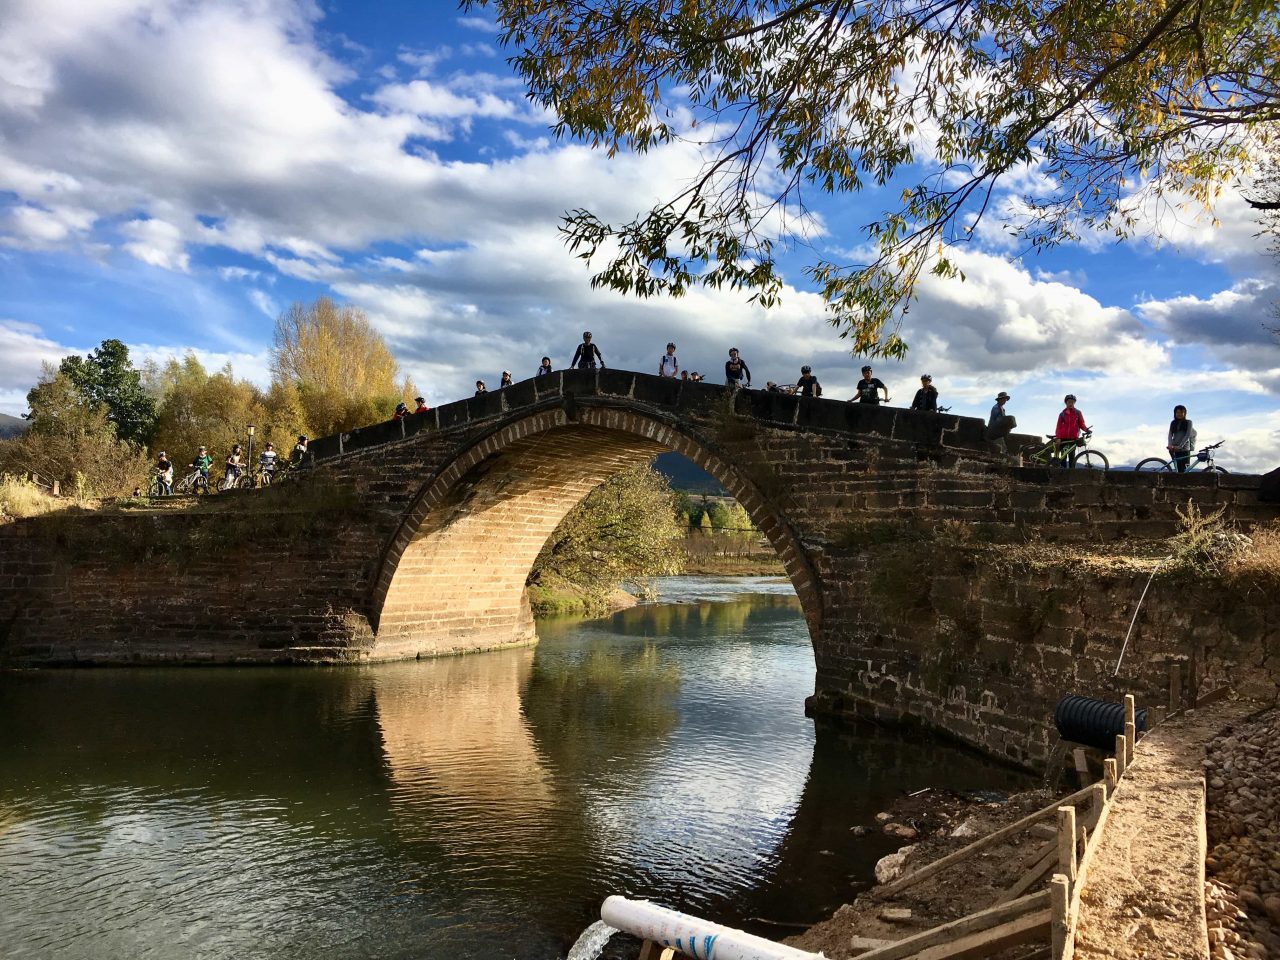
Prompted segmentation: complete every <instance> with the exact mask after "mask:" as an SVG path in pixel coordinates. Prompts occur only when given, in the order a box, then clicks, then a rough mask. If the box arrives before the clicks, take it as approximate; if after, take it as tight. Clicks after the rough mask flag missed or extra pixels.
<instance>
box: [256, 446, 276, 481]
mask: <svg viewBox="0 0 1280 960" xmlns="http://www.w3.org/2000/svg"><path fill="white" fill-rule="evenodd" d="M278 460H279V457H278V456H277V455H276V448H275V444H273V443H271V442H270V441H267V445H266V446H265V447H263V449H262V452H261V453H260V454H258V472H259V473H261V474H262V478H263V480H264V481H265V482H266V483H270V482H271V481H272V480H273V479H275V475H276V462H277V461H278Z"/></svg>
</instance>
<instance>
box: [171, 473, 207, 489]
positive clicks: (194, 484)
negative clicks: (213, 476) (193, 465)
mask: <svg viewBox="0 0 1280 960" xmlns="http://www.w3.org/2000/svg"><path fill="white" fill-rule="evenodd" d="M173 492H174V493H175V494H177V493H190V494H201V493H208V492H209V478H208V477H206V476H205V475H204V474H203V473H201V472H200V471H199V470H192V471H191V472H190V473H189V474H187V475H186V476H185V477H183V478H182V479H181V480H179V481H178V482H177V483H175V484H174V485H173Z"/></svg>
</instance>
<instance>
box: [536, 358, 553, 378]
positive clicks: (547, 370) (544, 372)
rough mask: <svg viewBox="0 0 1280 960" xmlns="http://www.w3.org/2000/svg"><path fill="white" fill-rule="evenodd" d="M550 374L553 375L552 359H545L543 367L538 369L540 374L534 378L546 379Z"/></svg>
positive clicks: (543, 359)
mask: <svg viewBox="0 0 1280 960" xmlns="http://www.w3.org/2000/svg"><path fill="white" fill-rule="evenodd" d="M548 373H551V358H550V357H543V358H542V365H541V366H539V367H538V372H537V373H535V374H534V376H535V377H545V376H546V375H547V374H548Z"/></svg>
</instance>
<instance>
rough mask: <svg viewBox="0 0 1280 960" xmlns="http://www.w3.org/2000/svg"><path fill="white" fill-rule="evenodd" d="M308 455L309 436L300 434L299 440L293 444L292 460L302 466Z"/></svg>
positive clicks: (296, 464) (296, 465)
mask: <svg viewBox="0 0 1280 960" xmlns="http://www.w3.org/2000/svg"><path fill="white" fill-rule="evenodd" d="M306 455H307V437H306V434H302V433H300V434H298V442H297V443H295V444H294V445H293V454H292V455H291V456H290V458H289V459H290V461H291V462H292V463H293V465H294V466H295V467H300V466H302V461H303V459H304V458H305V457H306Z"/></svg>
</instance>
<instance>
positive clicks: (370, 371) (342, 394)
mask: <svg viewBox="0 0 1280 960" xmlns="http://www.w3.org/2000/svg"><path fill="white" fill-rule="evenodd" d="M271 372H272V378H273V390H279V391H281V396H283V395H284V394H285V393H287V392H288V391H289V390H293V391H295V392H296V400H297V403H298V404H299V405H300V409H301V410H302V412H303V416H304V422H305V423H306V429H304V430H303V431H302V432H304V433H307V434H309V435H311V436H324V435H326V434H330V433H336V432H338V431H340V430H350V429H352V428H353V427H361V426H365V425H367V424H370V423H374V422H376V421H378V420H386V419H389V418H390V416H391V414H392V413H393V412H394V411H395V408H396V404H397V403H399V402H400V401H402V400H403V401H405V402H408V401H409V400H411V399H412V398H413V395H414V392H415V391H414V386H413V382H412V381H411V380H409V378H408V377H401V374H400V367H399V364H397V363H396V360H395V358H394V357H393V356H392V355H391V351H390V350H388V349H387V345H386V342H385V341H384V340H383V339H382V335H381V334H380V333H378V331H376V330H374V329H373V327H372V325H371V324H370V323H369V318H368V317H367V316H365V313H364V311H363V310H360V309H359V308H357V307H352V306H349V305H345V304H338V303H335V302H334V301H332V300H330V299H329V298H328V297H321V298H320V299H318V300H316V302H315V303H313V304H310V305H307V304H302V303H295V304H293V306H291V307H290V308H289V309H288V310H286V311H285V312H284V313H282V314H281V315H280V317H279V319H277V320H276V331H275V346H274V349H273V350H272V353H271Z"/></svg>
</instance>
